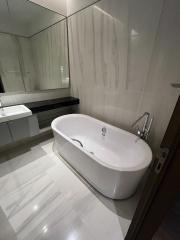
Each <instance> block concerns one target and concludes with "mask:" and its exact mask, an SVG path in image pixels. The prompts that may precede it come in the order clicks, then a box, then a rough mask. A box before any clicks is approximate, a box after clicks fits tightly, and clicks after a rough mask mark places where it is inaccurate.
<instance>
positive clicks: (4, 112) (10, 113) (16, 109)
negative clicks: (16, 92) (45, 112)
mask: <svg viewBox="0 0 180 240" xmlns="http://www.w3.org/2000/svg"><path fill="white" fill-rule="evenodd" d="M31 115H32V112H31V110H29V109H28V108H27V107H26V106H24V105H17V106H11V107H4V108H3V109H2V108H1V109H0V123H2V122H7V121H11V120H15V119H19V118H23V117H28V116H31Z"/></svg>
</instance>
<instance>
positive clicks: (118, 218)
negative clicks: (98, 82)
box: [0, 139, 139, 240]
mask: <svg viewBox="0 0 180 240" xmlns="http://www.w3.org/2000/svg"><path fill="white" fill-rule="evenodd" d="M52 145H53V139H51V140H49V141H46V142H43V143H41V144H38V145H37V146H35V147H31V149H29V150H25V149H24V151H19V153H18V152H16V153H9V154H8V156H5V157H2V158H1V161H4V162H2V163H1V164H0V240H14V239H18V240H24V239H25V240H35V239H36V240H39V239H48V240H123V239H124V236H125V235H126V233H127V230H128V227H129V225H130V222H131V219H132V216H133V213H134V210H135V208H136V205H137V201H138V198H139V194H136V195H135V196H134V197H132V198H130V199H128V200H124V201H113V200H110V199H107V198H105V197H103V196H102V195H101V194H99V193H98V192H97V191H95V190H94V189H92V188H91V187H90V186H89V185H88V184H87V183H84V182H83V181H82V179H81V178H80V177H78V176H77V175H76V174H75V173H74V172H73V171H72V170H70V168H69V167H68V166H67V165H66V164H65V163H64V160H63V159H61V158H59V157H57V156H56V154H55V153H54V152H53V151H52ZM5 160H8V161H5Z"/></svg>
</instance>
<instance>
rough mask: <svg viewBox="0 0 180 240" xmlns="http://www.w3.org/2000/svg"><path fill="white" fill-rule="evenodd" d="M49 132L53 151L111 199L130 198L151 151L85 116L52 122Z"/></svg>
mask: <svg viewBox="0 0 180 240" xmlns="http://www.w3.org/2000/svg"><path fill="white" fill-rule="evenodd" d="M103 128H106V134H105V136H103V132H102V129H103ZM52 129H53V133H54V137H55V145H54V146H55V149H56V151H57V152H58V153H59V154H60V155H61V156H62V157H63V158H64V159H65V160H66V161H67V162H68V163H69V164H70V165H71V166H72V167H73V168H74V169H75V170H77V171H78V172H79V173H80V175H82V176H83V177H84V178H85V179H86V180H87V181H88V182H89V183H90V184H91V185H93V187H94V188H96V189H97V190H98V191H99V192H101V193H102V194H103V195H105V196H107V197H109V198H112V199H125V198H128V197H129V196H131V195H132V194H133V193H134V192H135V190H136V188H137V186H138V183H139V182H140V180H141V178H142V176H143V175H144V173H145V171H146V169H147V168H148V166H149V165H150V163H151V161H152V152H151V149H150V147H149V146H148V145H147V144H146V143H145V142H144V141H143V140H141V139H138V138H137V136H135V135H133V134H131V133H129V132H127V131H124V130H122V129H119V128H116V127H113V126H111V125H109V124H107V123H104V122H101V121H99V120H97V119H94V118H92V117H89V116H86V115H82V114H70V115H65V116H62V117H59V118H57V119H55V120H54V121H53V122H52ZM137 139H138V140H137ZM82 145H83V146H82Z"/></svg>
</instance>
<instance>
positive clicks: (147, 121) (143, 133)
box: [132, 112, 153, 140]
mask: <svg viewBox="0 0 180 240" xmlns="http://www.w3.org/2000/svg"><path fill="white" fill-rule="evenodd" d="M143 118H144V125H143V127H142V129H139V128H138V131H137V135H138V136H139V137H140V138H142V139H144V140H147V139H148V136H149V132H150V130H151V126H152V122H153V117H151V114H150V113H148V112H145V113H144V114H143V115H142V116H140V117H139V118H138V119H137V120H136V121H135V122H134V123H133V124H132V127H134V126H135V125H137V123H138V122H139V121H141V120H142V119H143Z"/></svg>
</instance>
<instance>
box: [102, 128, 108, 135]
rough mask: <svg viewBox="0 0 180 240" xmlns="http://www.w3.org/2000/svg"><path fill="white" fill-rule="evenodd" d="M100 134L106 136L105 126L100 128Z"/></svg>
mask: <svg viewBox="0 0 180 240" xmlns="http://www.w3.org/2000/svg"><path fill="white" fill-rule="evenodd" d="M101 131H102V135H103V136H104V137H105V136H106V132H107V129H106V128H105V127H103V128H102V130H101Z"/></svg>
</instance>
